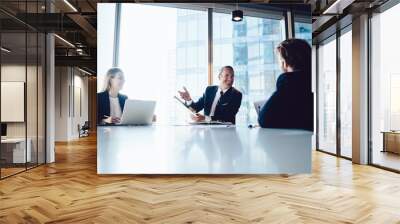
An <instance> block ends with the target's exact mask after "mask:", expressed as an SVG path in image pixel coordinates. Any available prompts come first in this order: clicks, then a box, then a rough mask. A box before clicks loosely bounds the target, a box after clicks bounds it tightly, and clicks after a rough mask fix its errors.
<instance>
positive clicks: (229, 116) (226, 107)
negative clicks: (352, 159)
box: [189, 86, 242, 124]
mask: <svg viewBox="0 0 400 224" xmlns="http://www.w3.org/2000/svg"><path fill="white" fill-rule="evenodd" d="M217 91H218V86H208V87H207V88H206V91H205V92H204V94H203V96H202V97H200V99H199V100H198V101H197V102H193V103H192V104H190V105H189V106H190V107H191V108H193V109H195V110H196V112H199V111H201V110H202V109H204V115H206V116H209V115H210V112H211V106H212V103H213V102H214V98H215V94H216V93H217ZM218 94H219V93H218ZM241 102H242V93H241V92H239V91H238V90H236V89H235V88H233V87H231V88H229V89H228V90H227V91H226V92H225V93H224V94H223V95H222V96H221V98H220V99H219V102H218V104H217V106H216V107H215V112H214V116H212V117H211V119H212V120H213V121H224V122H232V123H233V124H234V123H235V116H236V113H237V112H238V111H239V107H240V104H241Z"/></svg>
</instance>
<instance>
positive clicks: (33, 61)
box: [0, 1, 45, 178]
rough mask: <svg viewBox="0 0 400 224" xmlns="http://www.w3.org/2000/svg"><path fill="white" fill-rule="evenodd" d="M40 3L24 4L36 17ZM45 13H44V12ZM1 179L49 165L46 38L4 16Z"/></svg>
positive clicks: (1, 37) (0, 42)
mask: <svg viewBox="0 0 400 224" xmlns="http://www.w3.org/2000/svg"><path fill="white" fill-rule="evenodd" d="M38 4H40V3H39V1H36V2H34V4H33V2H29V4H28V5H25V3H23V2H20V3H19V7H20V10H21V12H30V13H35V12H37V10H39V8H40V7H39V6H38ZM40 10H41V9H40ZM0 20H7V21H8V22H7V23H3V22H1V21H0V24H1V26H2V27H0V46H1V57H0V67H1V69H0V71H1V75H0V82H1V86H0V90H1V100H0V101H1V105H0V110H1V116H0V118H1V144H0V178H5V177H7V176H10V175H13V174H16V173H19V172H22V171H24V170H26V169H29V168H32V167H35V166H37V165H39V164H42V163H44V162H45V103H44V102H45V74H44V72H45V71H44V65H45V47H44V46H45V36H44V34H43V33H40V32H39V31H37V30H34V29H33V28H32V29H30V28H29V26H27V25H26V24H23V23H20V22H17V21H14V20H13V18H11V17H8V16H7V15H3V14H0Z"/></svg>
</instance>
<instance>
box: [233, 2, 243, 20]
mask: <svg viewBox="0 0 400 224" xmlns="http://www.w3.org/2000/svg"><path fill="white" fill-rule="evenodd" d="M242 20H243V11H242V10H239V8H238V3H236V10H233V11H232V21H233V22H240V21H242Z"/></svg>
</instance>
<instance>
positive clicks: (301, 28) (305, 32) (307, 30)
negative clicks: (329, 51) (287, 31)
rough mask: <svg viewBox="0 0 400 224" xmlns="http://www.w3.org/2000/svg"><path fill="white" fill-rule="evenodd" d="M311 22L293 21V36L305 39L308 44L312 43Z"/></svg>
mask: <svg viewBox="0 0 400 224" xmlns="http://www.w3.org/2000/svg"><path fill="white" fill-rule="evenodd" d="M311 33H312V23H311V21H310V23H306V22H296V21H295V23H294V36H295V37H296V38H299V39H304V40H306V41H307V42H308V43H309V44H310V45H311V44H312V35H311Z"/></svg>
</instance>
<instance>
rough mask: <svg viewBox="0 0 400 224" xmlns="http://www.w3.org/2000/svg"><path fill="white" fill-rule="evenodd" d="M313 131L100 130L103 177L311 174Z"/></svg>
mask: <svg viewBox="0 0 400 224" xmlns="http://www.w3.org/2000/svg"><path fill="white" fill-rule="evenodd" d="M311 136H312V132H308V131H301V130H286V129H262V128H248V127H244V126H243V127H239V126H237V127H234V126H231V127H222V126H187V125H182V126H174V125H170V126H157V125H153V126H98V127H97V172H98V174H295V173H310V172H311Z"/></svg>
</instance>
